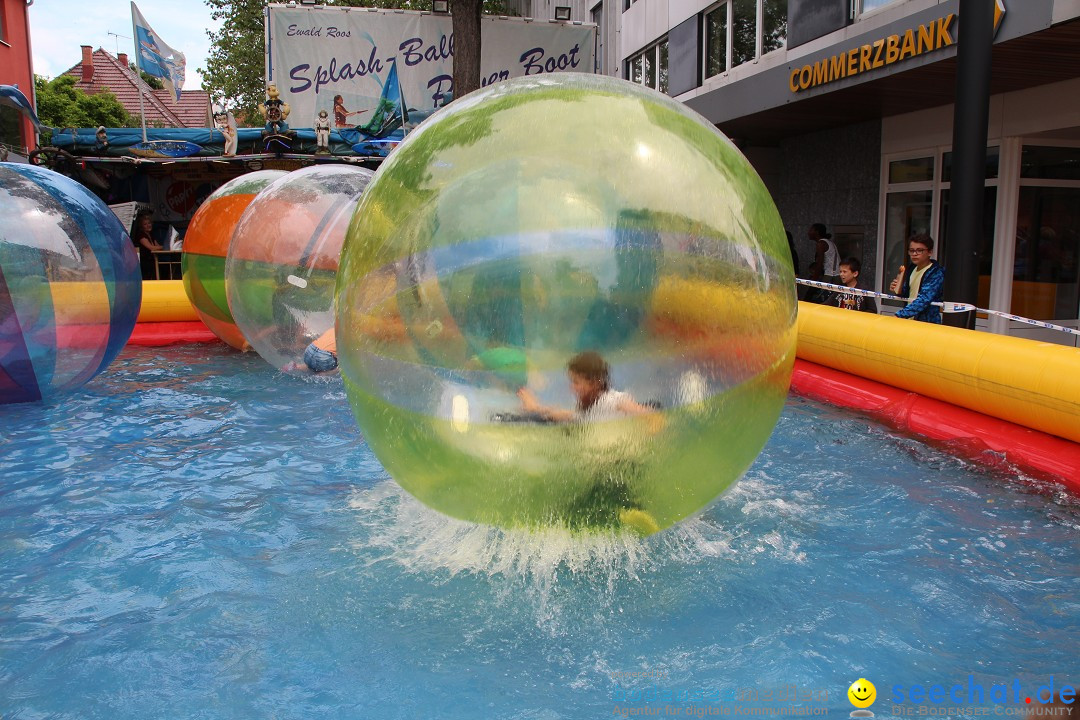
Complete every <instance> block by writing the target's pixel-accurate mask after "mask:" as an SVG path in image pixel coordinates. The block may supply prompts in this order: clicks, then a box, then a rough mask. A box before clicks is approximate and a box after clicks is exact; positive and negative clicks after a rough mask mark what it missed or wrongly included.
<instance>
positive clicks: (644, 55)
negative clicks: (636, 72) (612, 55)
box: [623, 35, 670, 95]
mask: <svg viewBox="0 0 1080 720" xmlns="http://www.w3.org/2000/svg"><path fill="white" fill-rule="evenodd" d="M667 45H668V36H667V35H662V36H660V37H659V38H657V39H656V40H654V41H652V42H651V43H649V44H648V45H646V46H645V47H643V48H642V49H641V50H638V51H637V52H636V53H634V54H633V55H630V56H629V57H628V58H626V59H625V60H624V61H623V79H624V80H628V81H630V82H632V83H635V84H637V85H644V86H645V87H648V88H652V89H653V90H656V91H657V92H662V93H664V94H665V95H667V94H668V88H669V87H670V85H668V84H667V77H668V69H669V68H668V67H665V66H664V65H663V64H662V63H661V62H660V58H661V53H660V47H661V46H667ZM668 53H669V54H668V61H669V62H670V47H668ZM649 56H651V57H649ZM638 59H640V60H641V80H640V81H638V80H635V79H634V78H633V67H634V62H635V61H637V60H638ZM650 60H651V63H652V68H653V77H654V79H655V85H650V84H649V83H648V82H647V80H648V72H646V69H645V68H646V63H647V62H648V61H650ZM662 84H663V85H666V86H667V87H664V88H661V87H660V86H661V85H662Z"/></svg>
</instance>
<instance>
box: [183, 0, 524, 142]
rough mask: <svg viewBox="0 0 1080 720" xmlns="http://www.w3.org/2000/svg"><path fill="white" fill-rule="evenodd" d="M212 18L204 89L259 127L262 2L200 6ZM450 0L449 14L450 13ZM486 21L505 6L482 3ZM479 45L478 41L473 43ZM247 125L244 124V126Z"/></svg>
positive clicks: (378, 2)
mask: <svg viewBox="0 0 1080 720" xmlns="http://www.w3.org/2000/svg"><path fill="white" fill-rule="evenodd" d="M203 1H204V2H205V3H206V5H207V7H209V8H210V17H211V18H212V19H214V20H216V21H219V22H221V30H219V31H218V32H213V31H211V30H207V31H206V34H207V35H208V36H209V38H210V55H209V57H207V59H206V67H205V68H200V70H199V72H200V73H202V76H203V87H204V88H205V89H206V90H207V91H209V93H210V96H211V97H212V98H214V100H215V101H219V102H224V103H225V104H226V105H228V107H229V109H230V110H232V111H233V113H234V114H235V115H236V117H237V120H238V121H240V122H242V123H243V124H246V125H250V124H252V122H253V121H254V124H257V125H259V124H262V123H261V120H260V118H259V104H260V103H262V102H263V101H264V100H265V99H266V86H265V84H264V80H265V77H264V74H265V66H264V57H265V54H266V38H265V35H264V32H263V23H264V16H263V11H264V9H265V8H266V4H267V3H266V0H203ZM453 1H454V0H451V10H452V9H453ZM326 4H327V5H331V6H348V7H377V8H384V9H402V10H431V0H327V2H326ZM483 11H484V13H486V14H489V15H506V14H507V9H506V2H505V0H483ZM477 42H479V39H477ZM244 121H246V122H244Z"/></svg>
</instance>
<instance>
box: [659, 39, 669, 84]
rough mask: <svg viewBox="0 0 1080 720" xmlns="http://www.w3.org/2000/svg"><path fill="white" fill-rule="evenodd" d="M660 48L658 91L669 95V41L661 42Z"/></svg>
mask: <svg viewBox="0 0 1080 720" xmlns="http://www.w3.org/2000/svg"><path fill="white" fill-rule="evenodd" d="M658 47H659V52H660V85H659V86H658V87H657V88H656V89H657V90H659V91H660V92H662V93H664V94H667V90H668V79H667V76H668V60H667V51H668V47H667V40H664V41H663V42H661V43H660V45H659V46H658Z"/></svg>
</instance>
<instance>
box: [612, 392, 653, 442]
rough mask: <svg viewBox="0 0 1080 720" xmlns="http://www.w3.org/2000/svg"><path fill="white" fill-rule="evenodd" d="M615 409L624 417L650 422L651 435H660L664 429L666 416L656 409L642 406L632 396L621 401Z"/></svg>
mask: <svg viewBox="0 0 1080 720" xmlns="http://www.w3.org/2000/svg"><path fill="white" fill-rule="evenodd" d="M615 408H616V409H617V410H618V411H619V412H621V413H623V414H624V415H630V416H633V417H644V418H645V419H646V420H647V421H648V427H649V432H650V433H658V432H660V431H661V430H662V429H663V428H664V416H663V415H661V414H660V413H658V412H657V411H656V408H652V407H649V406H648V405H642V404H641V403H639V402H637V401H636V400H634V399H633V398H631V397H630V396H627V397H625V398H623V399H622V400H620V401H619V403H618V404H617V405H616V406H615Z"/></svg>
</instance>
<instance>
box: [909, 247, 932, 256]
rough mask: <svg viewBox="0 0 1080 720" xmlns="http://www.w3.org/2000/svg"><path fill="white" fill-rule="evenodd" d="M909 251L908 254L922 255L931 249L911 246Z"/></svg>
mask: <svg viewBox="0 0 1080 720" xmlns="http://www.w3.org/2000/svg"><path fill="white" fill-rule="evenodd" d="M907 252H908V255H922V254H923V253H928V252H930V251H929V250H927V249H926V248H910V249H909V250H908V251H907Z"/></svg>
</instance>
